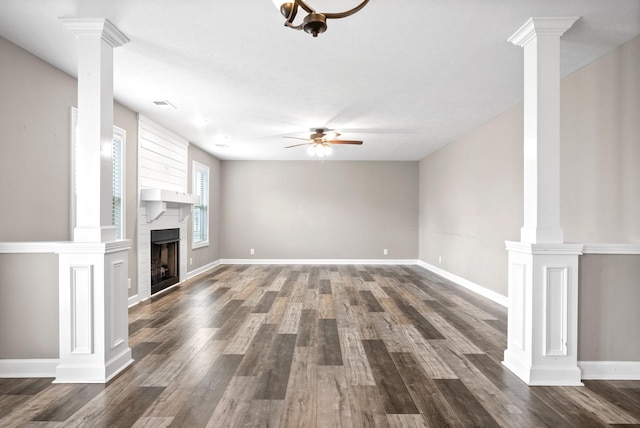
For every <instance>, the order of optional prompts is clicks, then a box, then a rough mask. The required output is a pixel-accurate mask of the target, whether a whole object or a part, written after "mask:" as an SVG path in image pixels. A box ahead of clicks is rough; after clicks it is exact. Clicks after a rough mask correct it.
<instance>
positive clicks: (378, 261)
mask: <svg viewBox="0 0 640 428" xmlns="http://www.w3.org/2000/svg"><path fill="white" fill-rule="evenodd" d="M417 263H418V261H417V260H405V259H221V260H220V264H222V265H415V264H417Z"/></svg>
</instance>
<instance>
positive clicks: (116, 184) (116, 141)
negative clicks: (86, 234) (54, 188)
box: [71, 107, 127, 239]
mask: <svg viewBox="0 0 640 428" xmlns="http://www.w3.org/2000/svg"><path fill="white" fill-rule="evenodd" d="M77 134H78V109H77V108H75V107H72V108H71V168H72V169H71V170H72V174H71V195H73V197H72V198H71V231H72V233H73V230H74V229H75V227H76V220H75V216H76V196H75V182H76V138H77ZM126 136H127V133H126V131H125V130H124V129H122V128H118V127H117V126H114V127H113V148H112V152H111V153H112V159H113V178H112V180H113V183H112V184H113V186H112V194H111V224H112V225H113V226H115V227H116V239H124V238H125V236H126V234H125V169H124V168H125V155H124V154H125V147H126V144H125V143H126V140H127V137H126ZM72 239H73V238H72Z"/></svg>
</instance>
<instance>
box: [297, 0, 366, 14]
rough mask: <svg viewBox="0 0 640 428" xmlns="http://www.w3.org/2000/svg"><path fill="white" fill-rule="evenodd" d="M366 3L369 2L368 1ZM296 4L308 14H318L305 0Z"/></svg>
mask: <svg viewBox="0 0 640 428" xmlns="http://www.w3.org/2000/svg"><path fill="white" fill-rule="evenodd" d="M366 1H369V0H366ZM295 4H296V5H298V6H300V7H301V8H303V9H304V10H305V11H306V12H307V13H316V11H315V10H313V8H312V7H311V6H309V5H308V4H306V3H305V2H304V0H295Z"/></svg>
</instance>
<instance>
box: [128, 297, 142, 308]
mask: <svg viewBox="0 0 640 428" xmlns="http://www.w3.org/2000/svg"><path fill="white" fill-rule="evenodd" d="M138 303H140V297H138V295H137V294H136V295H135V296H131V297H129V302H128V305H129V306H128V307H129V308H130V307H132V306H135V305H137V304H138Z"/></svg>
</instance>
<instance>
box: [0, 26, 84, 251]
mask: <svg viewBox="0 0 640 428" xmlns="http://www.w3.org/2000/svg"><path fill="white" fill-rule="evenodd" d="M0 58H2V66H1V67H0V94H2V95H1V96H0V130H1V131H2V132H0V150H1V155H0V197H1V198H2V200H3V201H5V202H9V201H10V206H11V209H2V210H0V241H68V240H69V239H70V237H71V235H70V223H69V216H70V199H69V194H70V192H69V165H70V159H69V128H70V126H69V123H70V107H71V106H74V105H76V104H77V88H76V86H77V83H76V80H75V79H74V78H72V77H70V76H69V75H67V74H65V73H63V72H61V71H59V70H58V69H56V68H54V67H53V66H51V65H49V64H47V63H46V62H44V61H42V60H40V59H38V58H36V57H35V56H33V55H31V54H29V53H27V52H25V51H24V50H22V49H21V48H19V47H18V46H16V45H14V44H12V43H10V42H9V41H7V40H5V39H3V38H1V37H0ZM45 219H46V221H45Z"/></svg>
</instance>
